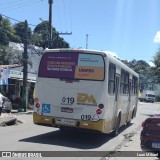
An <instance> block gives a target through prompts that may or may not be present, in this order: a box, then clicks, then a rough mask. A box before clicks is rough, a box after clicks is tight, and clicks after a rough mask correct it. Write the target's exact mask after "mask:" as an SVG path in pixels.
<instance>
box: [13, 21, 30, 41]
mask: <svg viewBox="0 0 160 160" xmlns="http://www.w3.org/2000/svg"><path fill="white" fill-rule="evenodd" d="M14 30H15V31H16V35H18V36H19V37H20V42H22V43H24V41H25V39H26V37H25V22H20V23H17V24H15V25H14ZM27 30H28V33H27V36H28V40H30V39H31V35H32V31H31V28H30V27H28V29H27Z"/></svg>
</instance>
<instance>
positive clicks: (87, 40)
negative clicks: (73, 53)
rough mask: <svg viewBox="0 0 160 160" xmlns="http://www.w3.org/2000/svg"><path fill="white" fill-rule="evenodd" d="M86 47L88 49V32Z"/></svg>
mask: <svg viewBox="0 0 160 160" xmlns="http://www.w3.org/2000/svg"><path fill="white" fill-rule="evenodd" d="M86 49H88V34H86Z"/></svg>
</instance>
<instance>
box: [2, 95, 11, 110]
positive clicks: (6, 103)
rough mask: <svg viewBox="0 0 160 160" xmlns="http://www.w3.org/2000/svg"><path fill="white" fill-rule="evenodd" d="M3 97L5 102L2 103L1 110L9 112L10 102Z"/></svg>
mask: <svg viewBox="0 0 160 160" xmlns="http://www.w3.org/2000/svg"><path fill="white" fill-rule="evenodd" d="M4 98H5V103H4V104H3V110H4V111H6V112H7V113H10V112H11V110H12V103H11V101H10V100H9V99H8V98H7V97H4Z"/></svg>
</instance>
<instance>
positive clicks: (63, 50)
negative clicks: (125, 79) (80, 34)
mask: <svg viewBox="0 0 160 160" xmlns="http://www.w3.org/2000/svg"><path fill="white" fill-rule="evenodd" d="M45 52H81V53H96V54H101V55H102V56H104V57H108V58H109V60H110V61H111V62H112V63H115V64H116V65H118V66H120V67H121V68H122V69H124V70H126V71H128V72H130V73H131V74H132V75H134V76H136V77H139V75H138V74H137V73H136V72H135V71H134V70H133V69H131V68H129V67H128V66H127V65H126V64H124V63H123V62H121V61H120V60H119V59H117V58H116V57H114V56H113V55H111V54H110V53H108V52H107V51H98V50H89V49H81V48H80V49H79V48H78V49H74V48H60V49H48V48H46V49H45V50H44V53H45Z"/></svg>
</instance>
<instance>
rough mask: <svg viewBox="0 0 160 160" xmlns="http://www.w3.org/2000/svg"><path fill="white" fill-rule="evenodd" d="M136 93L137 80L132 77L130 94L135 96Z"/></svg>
mask: <svg viewBox="0 0 160 160" xmlns="http://www.w3.org/2000/svg"><path fill="white" fill-rule="evenodd" d="M137 93H138V79H137V78H136V77H135V76H133V79H132V94H134V95H136V94H137Z"/></svg>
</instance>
